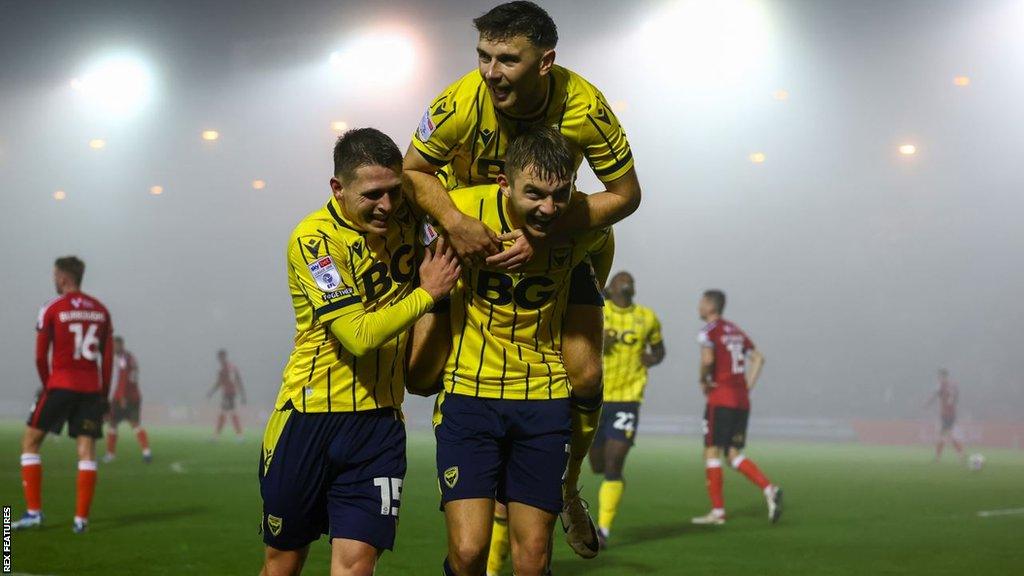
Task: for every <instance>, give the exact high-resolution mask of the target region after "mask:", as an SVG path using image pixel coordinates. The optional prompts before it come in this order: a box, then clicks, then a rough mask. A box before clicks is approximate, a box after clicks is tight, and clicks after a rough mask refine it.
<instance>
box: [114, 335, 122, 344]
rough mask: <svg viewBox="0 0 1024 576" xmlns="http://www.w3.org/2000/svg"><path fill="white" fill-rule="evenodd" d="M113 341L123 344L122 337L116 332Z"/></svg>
mask: <svg viewBox="0 0 1024 576" xmlns="http://www.w3.org/2000/svg"><path fill="white" fill-rule="evenodd" d="M114 342H120V343H121V344H124V337H123V336H121V335H120V334H118V335H117V336H114Z"/></svg>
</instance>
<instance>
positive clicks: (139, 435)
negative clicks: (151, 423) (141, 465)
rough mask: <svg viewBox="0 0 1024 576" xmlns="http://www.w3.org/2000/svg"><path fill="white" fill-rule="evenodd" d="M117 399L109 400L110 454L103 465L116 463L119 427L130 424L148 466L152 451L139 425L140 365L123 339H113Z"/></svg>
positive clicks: (115, 394)
mask: <svg viewBox="0 0 1024 576" xmlns="http://www.w3.org/2000/svg"><path fill="white" fill-rule="evenodd" d="M112 379H113V382H114V395H113V396H112V397H111V399H110V414H109V419H110V426H109V428H107V453H106V454H104V455H103V462H105V463H109V462H113V461H114V459H115V458H116V457H117V426H118V424H120V423H121V422H123V421H125V420H127V421H128V423H129V424H131V427H132V432H134V433H135V439H136V440H138V441H139V447H140V448H142V460H143V461H144V462H146V463H147V464H148V463H149V462H151V461H152V460H153V452H152V451H151V450H150V449H149V436H148V435H147V434H146V429H145V428H143V427H142V425H141V424H140V421H141V413H142V394H141V393H140V392H139V364H138V363H137V362H136V361H135V355H134V354H132V353H131V352H129V351H128V350H125V347H124V338H122V337H120V336H114V375H113V378H112Z"/></svg>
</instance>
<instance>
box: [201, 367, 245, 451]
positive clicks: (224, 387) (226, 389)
mask: <svg viewBox="0 0 1024 576" xmlns="http://www.w3.org/2000/svg"><path fill="white" fill-rule="evenodd" d="M217 361H218V362H220V371H219V372H217V381H216V382H214V383H213V387H212V388H210V391H209V392H208V393H207V394H206V397H207V398H211V397H213V395H214V393H216V392H217V390H218V389H219V390H220V393H221V399H220V413H219V414H217V428H216V430H215V431H214V438H220V433H221V431H222V430H223V429H224V422H225V420H227V418H228V416H230V417H231V425H232V426H234V427H235V437H236V438H238V441H239V442H241V441H242V422H241V421H240V420H239V419H238V411H237V410H236V409H235V397H236V396H238V395H241V397H242V404H245V388H244V387H243V386H242V373H241V372H239V371H238V367H237V366H235V365H234V364H233V363H232V362H231V361H229V360H228V351H227V350H224V349H221V350H218V351H217Z"/></svg>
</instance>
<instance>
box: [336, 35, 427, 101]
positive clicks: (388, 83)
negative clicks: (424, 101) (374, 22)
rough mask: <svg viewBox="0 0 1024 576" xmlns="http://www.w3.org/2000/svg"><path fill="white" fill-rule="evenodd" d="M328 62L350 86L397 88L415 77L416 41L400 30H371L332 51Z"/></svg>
mask: <svg viewBox="0 0 1024 576" xmlns="http://www.w3.org/2000/svg"><path fill="white" fill-rule="evenodd" d="M329 63H330V66H331V71H332V75H333V76H334V77H335V78H337V79H338V80H341V81H342V82H345V83H346V84H347V85H350V86H354V87H357V88H359V87H365V88H395V87H398V86H401V85H402V84H405V83H406V82H408V81H409V80H411V79H412V77H413V72H414V70H415V68H416V63H417V57H416V43H415V41H414V40H413V38H412V37H411V36H410V35H409V34H406V33H404V32H401V31H398V30H387V29H380V30H371V31H368V32H366V33H364V34H361V35H359V36H356V37H354V38H352V40H350V41H349V42H347V43H346V44H345V45H344V46H343V47H342V48H341V49H340V50H338V51H336V52H333V53H331V57H330V60H329Z"/></svg>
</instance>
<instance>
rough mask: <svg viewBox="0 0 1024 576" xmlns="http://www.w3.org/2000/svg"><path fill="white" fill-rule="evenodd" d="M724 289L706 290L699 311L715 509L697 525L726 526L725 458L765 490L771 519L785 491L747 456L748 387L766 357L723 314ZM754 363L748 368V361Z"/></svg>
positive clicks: (711, 492) (707, 449)
mask: <svg viewBox="0 0 1024 576" xmlns="http://www.w3.org/2000/svg"><path fill="white" fill-rule="evenodd" d="M723 310H725V293H724V292H722V291H721V290H708V291H706V292H704V296H703V297H702V298H701V299H700V304H699V305H698V312H699V313H700V318H701V320H703V321H705V322H707V325H706V326H704V329H703V330H701V331H700V335H699V336H698V341H699V342H700V386H701V388H702V389H703V391H704V395H705V396H706V397H707V407H706V408H705V409H704V466H705V473H706V474H707V487H708V494H709V495H710V496H711V512H709V513H708V514H707V515H705V516H698V517H696V518H694V519H693V523H694V524H725V498H724V497H723V495H722V457H723V456H726V457H727V458H728V459H729V465H730V466H732V467H733V469H735V470H738V471H739V472H740V473H742V474H743V475H744V476H746V477H747V479H749V480H750V481H751V482H753V483H754V484H756V485H757V487H758V488H760V489H761V491H762V492H764V497H765V499H766V500H767V502H768V518H769V519H770V520H771V521H772V522H778V520H779V516H781V515H782V489H781V488H779V487H778V486H775V485H773V484H772V483H771V482H770V481H769V480H768V478H767V477H765V475H764V474H763V473H762V472H761V470H760V469H759V468H758V467H757V465H756V464H754V461H753V460H750V459H749V458H747V457H746V456H744V455H743V453H742V452H743V447H744V446H745V445H746V440H747V421H748V420H749V418H750V391H751V390H753V389H754V386H755V385H756V384H757V379H758V377H759V376H760V375H761V368H762V367H763V366H764V355H763V354H761V352H760V351H759V350H757V349H755V348H754V343H753V342H752V341H751V340H750V338H748V337H747V335H746V334H744V333H743V331H742V330H740V328H739V326H736V325H735V324H733V323H732V322H730V321H728V320H726V319H725V318H722V311H723ZM748 359H749V362H750V366H749V372H748V366H747V361H748Z"/></svg>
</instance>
